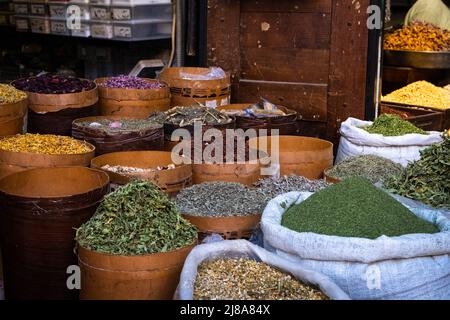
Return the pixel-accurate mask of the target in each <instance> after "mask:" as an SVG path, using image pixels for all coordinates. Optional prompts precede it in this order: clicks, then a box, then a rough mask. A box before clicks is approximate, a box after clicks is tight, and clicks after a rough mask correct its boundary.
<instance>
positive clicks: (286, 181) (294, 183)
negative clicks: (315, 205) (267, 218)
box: [255, 176, 329, 199]
mask: <svg viewBox="0 0 450 320" xmlns="http://www.w3.org/2000/svg"><path fill="white" fill-rule="evenodd" d="M328 186H329V184H328V183H327V182H326V181H325V180H309V179H307V178H305V177H302V176H283V177H281V178H279V179H272V178H267V179H263V180H259V181H258V182H256V183H255V187H256V188H258V189H260V190H261V191H262V192H264V193H265V194H266V195H267V197H268V198H269V199H272V198H275V197H276V196H279V195H280V194H283V193H287V192H292V191H302V192H303V191H307V192H316V191H319V190H322V189H323V188H326V187H328Z"/></svg>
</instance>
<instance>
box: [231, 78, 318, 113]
mask: <svg viewBox="0 0 450 320" xmlns="http://www.w3.org/2000/svg"><path fill="white" fill-rule="evenodd" d="M260 97H264V98H266V99H268V100H270V101H272V102H273V103H276V104H280V105H283V106H286V107H288V108H290V109H293V110H296V111H297V112H298V113H299V115H300V117H301V118H302V119H304V120H313V121H326V116H327V87H326V85H310V84H300V83H297V84H293V83H287V82H286V83H279V82H272V81H252V80H241V81H240V83H239V87H238V90H237V92H236V91H235V93H234V95H233V98H234V99H235V100H237V101H241V102H256V101H259V99H260Z"/></svg>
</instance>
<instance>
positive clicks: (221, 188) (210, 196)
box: [176, 182, 269, 217]
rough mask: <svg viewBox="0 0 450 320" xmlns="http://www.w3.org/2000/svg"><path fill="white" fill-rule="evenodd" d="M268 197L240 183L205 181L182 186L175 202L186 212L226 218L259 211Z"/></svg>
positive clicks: (181, 210)
mask: <svg viewBox="0 0 450 320" xmlns="http://www.w3.org/2000/svg"><path fill="white" fill-rule="evenodd" d="M268 200H269V199H268V197H267V195H266V194H265V193H264V192H262V191H261V190H259V189H253V188H248V187H247V186H244V185H243V184H240V183H233V182H205V183H201V184H196V185H193V186H192V187H189V188H186V189H183V190H182V191H181V192H180V193H179V194H178V195H177V198H176V204H177V208H178V210H180V212H182V213H185V214H189V215H193V216H211V217H226V216H241V215H242V216H243V215H252V214H258V213H262V212H263V210H264V208H265V206H266V203H267V201H268Z"/></svg>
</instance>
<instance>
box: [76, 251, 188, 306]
mask: <svg viewBox="0 0 450 320" xmlns="http://www.w3.org/2000/svg"><path fill="white" fill-rule="evenodd" d="M194 246H195V245H194V244H193V245H191V246H187V247H184V248H181V249H179V250H175V251H170V252H164V253H156V254H149V255H142V256H121V255H110V254H105V253H99V252H95V251H92V250H89V249H86V248H83V247H81V246H79V247H78V264H79V266H80V269H81V291H80V299H81V300H171V299H172V298H173V295H174V293H175V290H176V288H177V285H178V282H179V280H180V273H181V270H182V268H183V264H184V261H185V260H186V257H187V255H188V254H189V252H191V250H192V249H193V248H194Z"/></svg>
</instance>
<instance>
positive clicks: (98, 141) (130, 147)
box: [72, 116, 164, 155]
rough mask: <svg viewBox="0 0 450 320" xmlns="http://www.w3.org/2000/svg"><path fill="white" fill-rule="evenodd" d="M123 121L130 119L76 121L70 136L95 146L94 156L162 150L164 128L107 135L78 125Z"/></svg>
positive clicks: (83, 119)
mask: <svg viewBox="0 0 450 320" xmlns="http://www.w3.org/2000/svg"><path fill="white" fill-rule="evenodd" d="M105 119H107V120H124V119H132V118H129V117H122V116H101V117H86V118H81V119H76V120H75V121H74V122H73V123H72V136H73V137H74V138H75V139H79V140H85V141H87V142H89V143H91V144H92V145H94V146H95V154H96V155H102V154H106V153H112V152H119V151H141V150H162V149H163V148H164V128H163V126H162V125H161V126H158V127H157V128H151V129H145V130H140V131H127V132H125V131H123V132H115V133H109V132H105V131H104V130H100V129H98V128H96V127H88V126H82V125H80V123H81V122H95V121H97V120H105ZM134 119H136V118H134Z"/></svg>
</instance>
